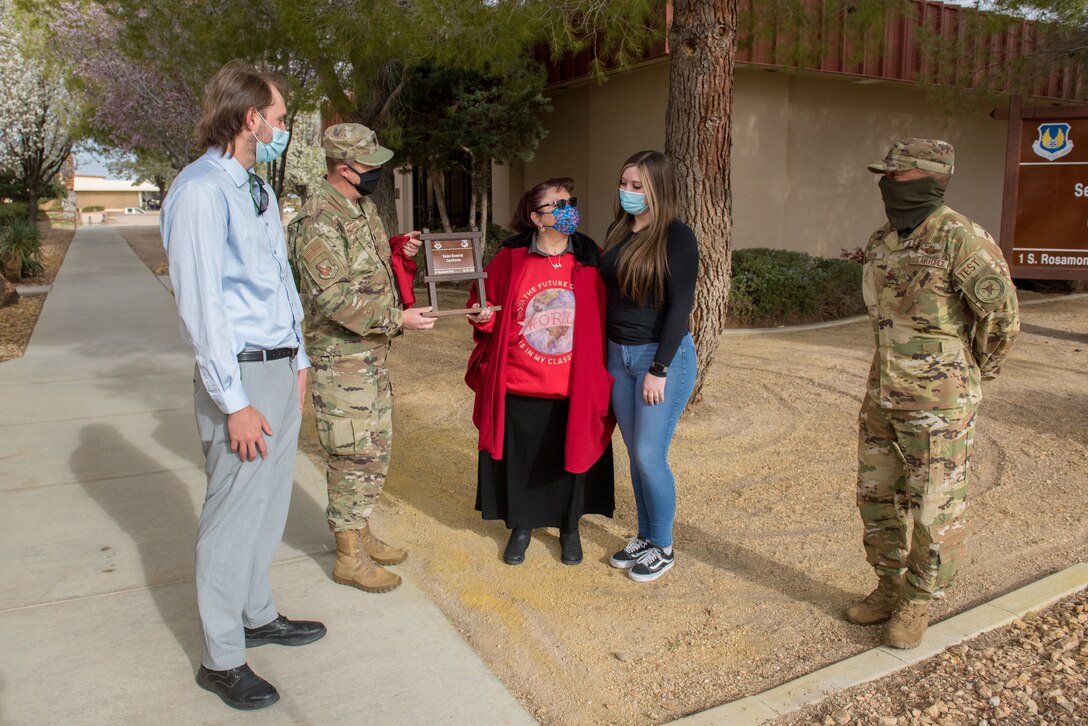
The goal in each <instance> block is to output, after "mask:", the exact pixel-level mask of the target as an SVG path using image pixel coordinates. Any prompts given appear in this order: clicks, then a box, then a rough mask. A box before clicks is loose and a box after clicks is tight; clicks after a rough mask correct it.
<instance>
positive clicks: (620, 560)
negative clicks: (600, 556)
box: [608, 537, 653, 570]
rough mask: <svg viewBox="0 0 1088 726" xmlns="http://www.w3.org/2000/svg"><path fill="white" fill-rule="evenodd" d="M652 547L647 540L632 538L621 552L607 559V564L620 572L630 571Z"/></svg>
mask: <svg viewBox="0 0 1088 726" xmlns="http://www.w3.org/2000/svg"><path fill="white" fill-rule="evenodd" d="M652 546H653V545H651V544H650V540H648V539H642V538H640V537H632V538H631V540H630V541H629V542H628V543H627V544H626V545H624V547H623V549H622V550H620V551H619V552H617V553H616V554H614V555H612V557H611V558H609V560H608V564H610V565H612V566H613V567H617V568H619V569H621V570H630V569H631V568H632V567H634V566H635V565H636V564H638V561H639V560H640V559H641V558H642V556H643V555H644V554H646V550H648V549H650V547H652Z"/></svg>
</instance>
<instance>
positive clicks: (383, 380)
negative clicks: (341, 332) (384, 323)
mask: <svg viewBox="0 0 1088 726" xmlns="http://www.w3.org/2000/svg"><path fill="white" fill-rule="evenodd" d="M388 354H389V346H388V344H387V345H385V346H382V347H379V348H375V349H373V350H368V351H364V352H362V353H356V354H353V355H345V356H330V357H322V358H318V359H315V360H314V361H313V362H312V364H313V370H312V371H311V376H312V379H313V380H312V391H313V397H314V410H315V413H316V415H317V438H318V440H319V441H320V442H321V445H322V446H323V447H324V448H325V451H326V453H327V454H328V462H327V464H326V465H325V479H326V483H327V485H328V490H329V507H328V509H327V510H326V516H327V517H328V520H329V526H330V527H332V529H333V531H336V532H343V531H346V530H351V529H361V528H363V527H365V526H366V524H367V521H368V519H369V518H370V514H371V512H373V510H374V504H375V503H376V502H377V501H378V497H380V496H381V493H382V488H383V487H384V486H385V476H386V474H387V473H388V472H389V457H390V452H391V451H392V448H393V389H392V386H391V385H390V383H389V371H388V370H387V369H386V359H387V357H388Z"/></svg>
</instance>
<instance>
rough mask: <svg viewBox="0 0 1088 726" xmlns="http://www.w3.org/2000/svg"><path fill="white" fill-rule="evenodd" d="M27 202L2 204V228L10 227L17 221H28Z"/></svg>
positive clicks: (0, 207) (0, 214) (0, 213)
mask: <svg viewBox="0 0 1088 726" xmlns="http://www.w3.org/2000/svg"><path fill="white" fill-rule="evenodd" d="M26 213H27V206H26V202H8V203H7V204H0V227H4V228H7V227H10V226H11V225H12V223H13V222H15V221H16V220H22V221H24V222H25V221H26Z"/></svg>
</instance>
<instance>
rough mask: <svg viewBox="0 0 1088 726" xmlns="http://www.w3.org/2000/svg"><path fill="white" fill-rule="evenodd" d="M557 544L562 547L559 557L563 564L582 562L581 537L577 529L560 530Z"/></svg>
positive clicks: (578, 563)
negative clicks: (571, 530) (570, 530)
mask: <svg viewBox="0 0 1088 726" xmlns="http://www.w3.org/2000/svg"><path fill="white" fill-rule="evenodd" d="M559 546H560V547H561V548H562V554H560V556H559V558H560V559H561V560H562V561H563V564H564V565H580V564H582V538H581V537H579V536H578V530H574V531H573V532H560V533H559Z"/></svg>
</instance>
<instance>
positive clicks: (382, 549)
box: [362, 524, 408, 565]
mask: <svg viewBox="0 0 1088 726" xmlns="http://www.w3.org/2000/svg"><path fill="white" fill-rule="evenodd" d="M362 533H363V547H364V548H365V549H366V553H367V554H368V555H370V559H372V560H374V561H375V562H377V563H378V564H379V565H399V564H400V563H402V562H404V561H405V560H406V559H408V550H406V549H403V548H401V547H394V546H393V545H391V544H386V543H385V542H382V541H381V540H380V539H378V538H377V537H376V536H375V535H374V533H373V532H372V531H371V530H370V525H369V524H368V525H367V526H365V527H363V529H362Z"/></svg>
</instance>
